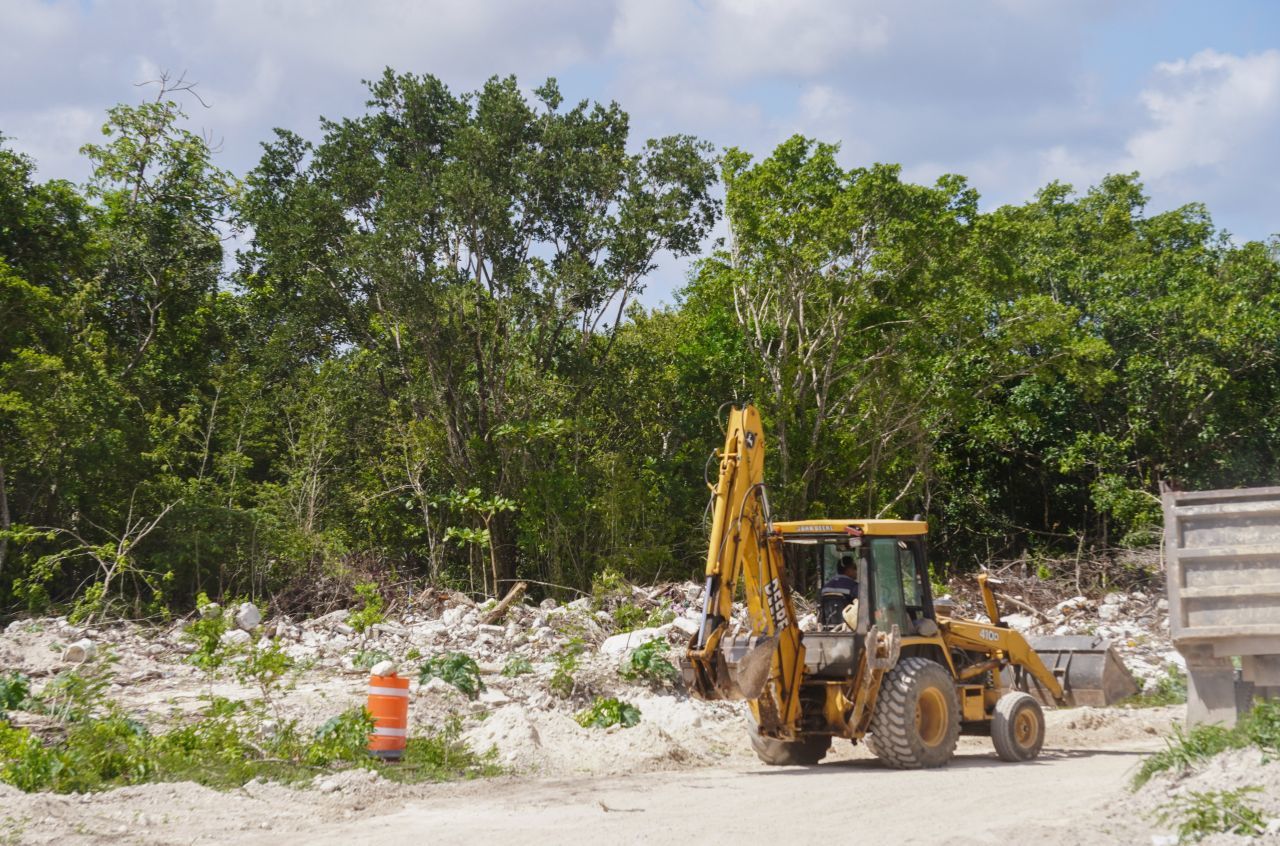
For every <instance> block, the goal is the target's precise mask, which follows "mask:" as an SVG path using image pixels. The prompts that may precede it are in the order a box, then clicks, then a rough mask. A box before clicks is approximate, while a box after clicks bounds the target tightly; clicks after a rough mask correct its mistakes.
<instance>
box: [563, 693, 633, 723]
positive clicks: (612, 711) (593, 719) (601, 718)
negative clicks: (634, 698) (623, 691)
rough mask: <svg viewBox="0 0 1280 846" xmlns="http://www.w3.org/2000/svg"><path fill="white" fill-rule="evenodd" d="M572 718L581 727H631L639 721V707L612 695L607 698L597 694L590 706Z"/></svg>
mask: <svg viewBox="0 0 1280 846" xmlns="http://www.w3.org/2000/svg"><path fill="white" fill-rule="evenodd" d="M574 719H575V720H577V721H578V725H580V726H582V727H583V728H608V727H609V726H622V727H623V728H631V727H632V726H635V725H638V724H639V723H640V709H639V708H637V707H636V706H634V705H632V704H631V703H630V702H623V701H622V700H620V699H616V698H614V697H612V696H611V697H609V698H608V699H604V698H602V697H599V696H597V697H596V701H595V702H593V703H591V707H590V708H587V709H585V710H583V711H579V712H578V713H577V714H576V715H575V716H574Z"/></svg>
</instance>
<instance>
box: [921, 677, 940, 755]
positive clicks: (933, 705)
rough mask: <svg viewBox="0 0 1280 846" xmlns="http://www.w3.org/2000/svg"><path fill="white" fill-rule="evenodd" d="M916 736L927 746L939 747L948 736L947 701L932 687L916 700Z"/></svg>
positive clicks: (922, 692)
mask: <svg viewBox="0 0 1280 846" xmlns="http://www.w3.org/2000/svg"><path fill="white" fill-rule="evenodd" d="M916 735H917V736H919V738H920V740H921V742H922V743H924V745H925V746H937V745H938V744H940V743H941V742H942V739H943V738H944V737H946V736H947V699H946V697H945V696H943V695H942V691H940V690H938V689H937V688H936V687H930V688H927V689H925V690H922V691H921V692H920V698H919V699H918V700H916Z"/></svg>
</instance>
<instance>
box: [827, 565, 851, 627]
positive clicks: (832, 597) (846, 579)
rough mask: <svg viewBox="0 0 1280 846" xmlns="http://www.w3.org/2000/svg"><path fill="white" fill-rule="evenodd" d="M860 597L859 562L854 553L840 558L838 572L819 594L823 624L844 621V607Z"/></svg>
mask: <svg viewBox="0 0 1280 846" xmlns="http://www.w3.org/2000/svg"><path fill="white" fill-rule="evenodd" d="M857 598H858V562H857V559H855V558H854V557H853V556H852V555H845V556H843V557H841V559H840V566H839V568H838V569H837V572H836V574H835V575H834V576H832V577H831V578H830V579H827V583H826V584H824V585H823V586H822V592H821V593H820V594H819V599H820V602H821V606H820V607H821V609H822V625H824V626H838V625H840V623H841V622H842V621H843V614H844V609H845V608H846V607H848V606H849V605H851V604H852V603H853V602H854V600H856V599H857Z"/></svg>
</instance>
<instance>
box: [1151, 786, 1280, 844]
mask: <svg viewBox="0 0 1280 846" xmlns="http://www.w3.org/2000/svg"><path fill="white" fill-rule="evenodd" d="M1261 792H1262V788H1261V787H1242V788H1240V789H1239V790H1209V791H1206V792H1203V793H1202V792H1199V791H1192V792H1191V793H1189V794H1187V795H1186V796H1181V797H1178V798H1177V799H1174V800H1173V801H1171V802H1166V803H1165V804H1164V805H1161V806H1160V809H1159V810H1158V811H1157V812H1156V819H1158V820H1159V821H1160V823H1161V824H1163V825H1170V824H1173V825H1176V826H1177V827H1178V842H1179V843H1196V842H1199V841H1200V840H1203V839H1204V838H1205V837H1208V836H1209V835H1210V834H1239V835H1243V836H1246V837H1257V836H1258V835H1260V834H1263V833H1264V832H1265V831H1266V828H1267V821H1266V819H1265V818H1264V817H1263V816H1262V812H1261V811H1259V810H1258V809H1257V808H1255V807H1253V806H1252V805H1250V804H1249V803H1248V802H1247V801H1246V797H1248V796H1249V795H1251V794H1254V793H1261Z"/></svg>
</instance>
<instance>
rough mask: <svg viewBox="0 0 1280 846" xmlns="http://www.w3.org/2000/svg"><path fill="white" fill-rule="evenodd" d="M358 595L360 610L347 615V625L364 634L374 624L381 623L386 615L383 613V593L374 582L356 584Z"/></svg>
mask: <svg viewBox="0 0 1280 846" xmlns="http://www.w3.org/2000/svg"><path fill="white" fill-rule="evenodd" d="M356 596H358V597H359V598H360V600H361V605H360V610H359V611H354V612H352V613H351V614H350V615H348V616H347V625H349V626H350V627H351V628H353V629H355V630H356V632H358V633H359V634H364V633H365V632H366V631H368V630H369V629H370V628H372V627H373V626H374V625H376V624H378V623H381V622H382V621H383V620H385V619H386V617H385V616H384V615H383V613H382V608H383V602H382V594H380V593H379V592H378V586H377V585H376V584H375V583H373V582H364V583H363V584H358V585H356Z"/></svg>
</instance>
